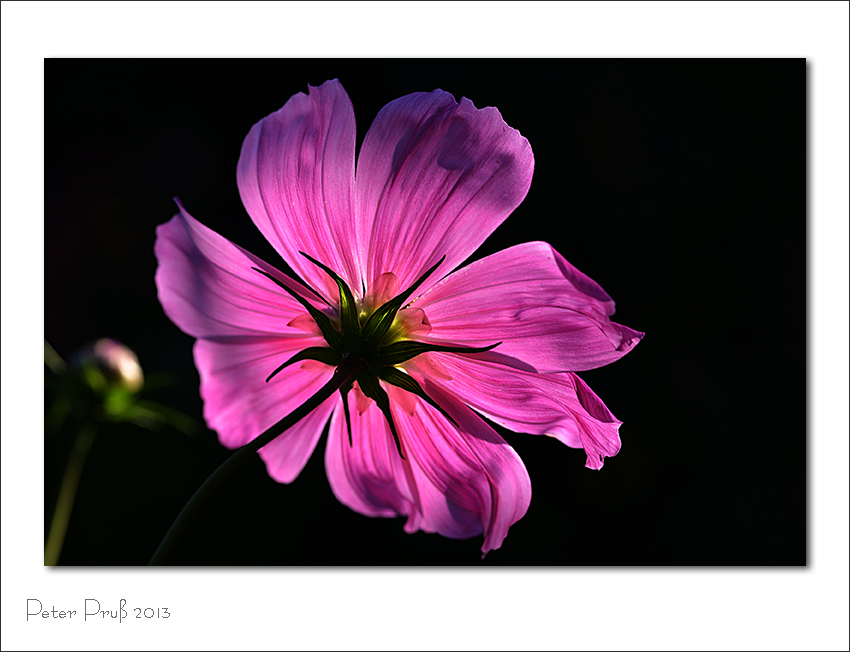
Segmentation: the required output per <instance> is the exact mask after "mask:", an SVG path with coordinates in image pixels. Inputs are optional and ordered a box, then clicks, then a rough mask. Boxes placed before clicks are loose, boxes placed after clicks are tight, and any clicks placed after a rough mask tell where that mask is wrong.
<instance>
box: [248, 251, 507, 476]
mask: <svg viewBox="0 0 850 652" xmlns="http://www.w3.org/2000/svg"><path fill="white" fill-rule="evenodd" d="M299 253H300V254H301V255H302V256H304V257H305V258H307V259H308V260H309V261H310V262H311V263H313V264H314V265H316V266H317V267H319V268H321V269H322V270H323V271H324V272H325V273H326V274H327V275H328V276H330V278H331V279H332V280H333V281H334V282H335V283H336V285H337V287H338V288H339V310H338V319H333V318H331V317H330V316H328V315H327V314H326V313H325V312H322V311H321V310H319V309H318V308H316V307H315V306H313V304H311V303H310V302H309V301H308V300H307V299H306V298H305V297H303V296H302V295H301V294H299V293H298V292H296V291H295V290H294V289H292V288H290V287H289V286H288V285H286V284H285V283H283V282H282V281H281V280H279V279H277V278H275V277H274V276H272V275H271V274H269V273H267V272H265V271H263V270H261V269H259V268H257V267H252V269H253V270H254V271H257V272H259V273H260V274H262V275H263V276H265V277H266V278H268V279H269V280H271V281H272V282H274V283H275V284H276V285H277V286H278V287H280V288H281V289H283V290H284V291H286V292H287V294H289V295H290V296H292V298H294V299H295V300H296V301H298V303H300V304H301V305H302V306H303V307H304V308H305V309H306V310H307V313H308V314H309V315H310V317H311V318H312V319H313V321H315V322H316V325H317V326H318V327H319V330H320V331H321V333H322V337H324V339H325V342H326V343H327V346H311V347H307V348H306V349H304V350H302V351H299V352H298V353H296V354H295V355H293V356H292V357H291V358H289V359H288V360H287V361H286V362H284V363H283V364H282V365H280V366H279V367H278V368H277V369H275V370H274V371H273V372H272V373H271V374H269V376H268V378H266V382H269V381H270V380H271V379H272V378H274V377H275V376H276V375H277V374H278V373H280V372H281V371H282V370H283V369H285V368H286V367H288V366H290V365H292V364H295V363H296V362H302V361H305V360H314V361H317V362H321V363H323V364H326V365H329V366H331V367H336V368H339V367H341V366H342V365H346V366H350V365H353V366H354V367H355V369H356V371H355V373H354V374H353V375H352V377H351V378H350V379H349V380H348V381H347V382H346V383H345V384H344V385H343V386H342V387H340V390H339V391H340V394H341V395H342V406H343V411H344V414H345V423H346V426H347V429H348V441H349V445H352V444H353V442H352V436H351V415H350V414H349V409H348V393H349V392H350V391H351V389H352V388H353V384H354V382H355V381H356V382H357V385H358V387H359V388H360V391H362V392H363V394H364V395H365V396H366V397H368V398H370V399H372V400H373V401H375V404H376V405H377V406H378V408H379V409H380V410H381V412H382V413H383V414H384V417H385V418H386V420H387V423H388V424H389V427H390V431H391V432H392V435H393V438H394V439H395V443H396V448H397V449H398V452H399V455H400V456H401V458H402V459H406V458H405V455H404V452H403V450H402V444H401V440H400V439H399V436H398V431H397V430H396V427H395V423H394V422H393V417H392V413H391V412H390V400H389V396H388V395H387V392H386V391H385V390H384V388H383V387H381V384H380V382H379V380H382V381H384V382H385V383H388V384H390V385H393V386H395V387H398V388H400V389H403V390H405V391H407V392H410V393H412V394H415V395H416V396H418V397H419V398H421V399H422V400H423V401H425V402H426V403H428V404H429V405H431V406H432V407H433V408H435V409H436V410H438V411H439V412H440V413H441V414H442V415H443V416H444V417H446V418H447V419H448V420H449V421H450V422H451V423H452V424H454V425H455V426H457V422H456V421H455V420H454V419H453V418H452V417H451V416H450V415H449V414H448V413H447V412H446V411H445V410H444V409H443V408H442V407H440V405H439V404H437V402H436V401H434V400H433V399H432V398H431V397H430V396H428V395H427V394H426V393H425V390H424V389H422V386H421V385H420V384H419V382H418V381H417V380H416V379H415V378H413V377H412V376H411V375H410V374H408V373H407V372H405V371H404V370H403V369H401V368H399V366H398V365H401V364H403V363H404V362H407V361H408V360H411V359H412V358H414V357H416V356H417V355H421V354H422V353H429V352H440V353H483V352H485V351H490V350H491V349H493V348H495V347H496V346H498V345H499V344H501V342H497V343H496V344H492V345H490V346H484V347H467V346H443V345H438V344H429V343H427V342H417V341H413V340H408V339H403V330H404V329H399V328H392V327H393V325H394V322H395V321H396V317H397V315H398V313H399V311H400V310H403V309H404V308H405V306H406V304H408V299H410V297H411V295H412V294H413V293H414V292H415V291H416V290H417V289H418V288H419V286H420V285H422V283H423V282H424V281H425V279H427V278H428V277H429V276H430V275H431V274H433V273H434V271H435V270H436V269H437V267H439V266H440V264H441V263H442V262H443V260H445V256H443V257H442V258H441V259H440V260H439V261H438V262H437V263H436V264H435V265H434V266H432V267H431V268H430V269H428V270H427V271H426V272H425V273H424V274H422V276H420V277H419V278H418V279H417V280H416V281H414V282H413V284H411V285H410V286H409V287H408V288H407V289H406V290H404V291H402V292H400V293H399V294H397V295H396V296H395V297H393V298H392V299H390V300H389V301H387V302H385V303H384V304H382V305H380V306H379V307H378V308H376V309H375V310H374V311H373V312H372V313H371V314H365V313H362V312H360V310H359V309H358V306H357V301H356V300H355V298H354V295H353V293H352V292H351V289H350V288H349V287H348V285H347V284H346V282H345V281H344V280H343V279H342V278H341V277H340V276H339V275H338V274H337V273H336V272H334V271H333V270H332V269H330V268H329V267H327V266H326V265H324V264H323V263H321V262H319V261H318V260H316V259H315V258H313V257H311V256H309V255H308V254H305V253H304V252H299Z"/></svg>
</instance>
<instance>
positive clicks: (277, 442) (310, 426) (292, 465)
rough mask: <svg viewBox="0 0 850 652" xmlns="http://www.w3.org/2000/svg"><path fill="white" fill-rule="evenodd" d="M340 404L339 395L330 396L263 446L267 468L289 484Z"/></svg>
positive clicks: (261, 452) (281, 415) (279, 480)
mask: <svg viewBox="0 0 850 652" xmlns="http://www.w3.org/2000/svg"><path fill="white" fill-rule="evenodd" d="M325 380H327V379H326V378H325ZM338 404H339V397H338V396H331V397H330V398H328V399H327V400H325V402H324V403H322V404H321V405H320V406H319V407H317V408H316V409H315V410H313V411H312V412H311V413H310V414H308V415H307V416H306V417H304V418H303V419H301V421H299V422H298V423H296V424H295V425H294V426H292V427H291V428H289V430H286V431H285V432H284V433H283V434H282V435H280V436H278V437H276V438H275V439H274V440H273V441H272V442H271V443H269V444H266V445H265V446H263V447H262V448H261V449H260V457H262V458H263V461H264V462H265V463H266V470H267V471H268V472H269V475H270V476H271V477H272V478H274V479H275V480H277V481H278V482H284V483H287V484H289V483H290V482H292V481H293V480H295V478H297V477H298V474H299V473H301V470H302V469H303V468H304V465H305V464H306V463H307V460H309V459H310V456H311V455H312V454H313V450H314V449H315V448H316V443H317V442H318V441H319V437H320V436H321V434H322V431H323V430H324V429H325V424H326V423H327V422H328V418H329V417H330V416H331V412H333V410H334V408H335V407H337V406H338ZM290 411H291V410H290ZM284 416H286V415H285V413H283V412H281V413H280V417H281V418H283V417H284Z"/></svg>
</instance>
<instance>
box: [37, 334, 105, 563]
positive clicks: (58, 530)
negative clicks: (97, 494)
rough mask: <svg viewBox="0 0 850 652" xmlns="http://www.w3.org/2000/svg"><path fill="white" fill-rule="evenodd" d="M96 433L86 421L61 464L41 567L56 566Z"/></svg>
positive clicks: (95, 428)
mask: <svg viewBox="0 0 850 652" xmlns="http://www.w3.org/2000/svg"><path fill="white" fill-rule="evenodd" d="M48 346H50V345H49V344H47V342H45V349H46V348H47V347H48ZM96 434H97V427H96V426H95V424H94V423H92V422H91V421H88V420H86V421H84V422H83V425H82V426H80V432H79V433H78V434H77V439H76V441H74V447H73V448H72V449H71V455H70V456H69V457H68V463H67V464H66V465H65V474H64V475H63V476H62V484H61V486H60V487H59V496H58V498H57V499H56V509H55V510H54V512H53V519H52V520H51V522H50V532H49V534H48V535H47V543H46V544H45V546H44V565H45V566H56V564H57V563H58V562H59V555H61V554H62V545H63V544H64V543H65V534H66V533H67V531H68V522H69V521H70V520H71V512H72V511H73V509H74V499H75V498H76V497H77V487H79V486H80V476H82V474H83V467H84V466H85V464H86V458H87V457H88V454H89V450H90V449H91V445H92V443H93V442H94V438H95V435H96Z"/></svg>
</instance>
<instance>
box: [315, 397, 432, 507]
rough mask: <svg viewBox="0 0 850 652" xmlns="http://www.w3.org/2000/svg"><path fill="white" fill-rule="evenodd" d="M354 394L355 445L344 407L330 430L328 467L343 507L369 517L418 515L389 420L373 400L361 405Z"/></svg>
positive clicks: (350, 399) (351, 406) (334, 417)
mask: <svg viewBox="0 0 850 652" xmlns="http://www.w3.org/2000/svg"><path fill="white" fill-rule="evenodd" d="M358 393H359V390H358ZM354 394H355V393H354V392H350V393H349V395H348V402H349V410H350V413H351V435H352V437H351V442H352V444H351V445H350V444H349V441H348V431H347V429H346V426H345V416H344V415H343V411H342V409H338V410H336V412H334V415H333V418H332V419H331V425H330V429H329V431H328V445H327V448H326V449H325V468H326V470H327V474H328V481H329V482H330V485H331V489H332V490H333V492H334V495H335V496H336V497H337V499H338V500H339V501H340V502H341V503H342V504H343V505H347V506H348V507H350V508H351V509H353V510H354V511H356V512H359V513H361V514H365V515H366V516H385V517H392V516H400V515H408V514H412V513H413V512H414V511H415V509H416V508H415V506H414V500H415V498H414V496H413V495H412V494H411V491H410V488H409V486H408V481H407V477H406V475H405V471H404V469H403V468H402V460H401V458H400V457H399V456H398V452H397V451H396V445H395V441H394V440H393V437H392V435H391V434H390V431H389V428H388V427H387V422H386V419H385V418H384V415H383V414H382V413H381V411H380V410H379V409H378V408H377V406H375V404H374V402H372V401H371V400H370V399H365V401H368V402H364V404H363V405H358V401H356V397H355V396H354ZM339 407H340V408H341V407H342V405H340V406H339ZM361 407H364V408H365V410H364V411H363V412H362V414H361V413H360V411H359V410H360V408H361Z"/></svg>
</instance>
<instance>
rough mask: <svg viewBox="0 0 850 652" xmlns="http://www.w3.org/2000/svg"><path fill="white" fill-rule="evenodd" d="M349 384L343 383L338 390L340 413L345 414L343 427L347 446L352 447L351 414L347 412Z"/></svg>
mask: <svg viewBox="0 0 850 652" xmlns="http://www.w3.org/2000/svg"><path fill="white" fill-rule="evenodd" d="M351 387H352V384H351V382H350V381H349V382H347V383H345V385H343V386H342V387H340V388H339V394H340V396H342V412H343V414H345V427H346V428H347V429H348V445H349V447H351V446H354V440H353V439H352V438H351V413H350V412H349V411H348V392H350V391H351Z"/></svg>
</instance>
